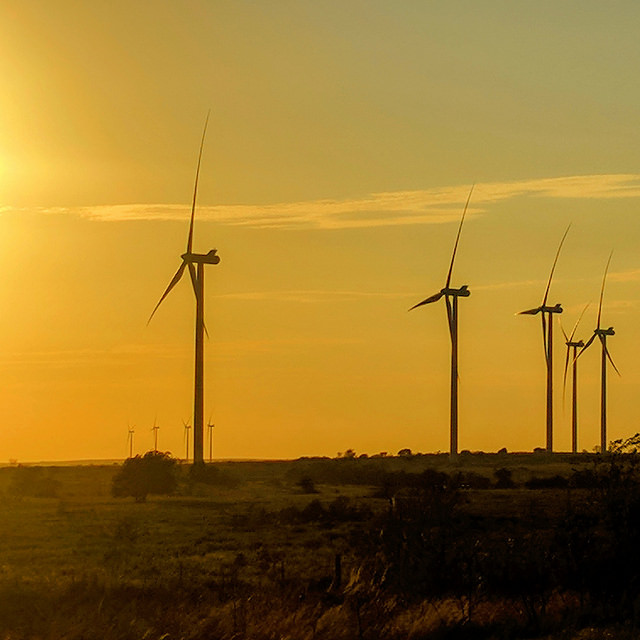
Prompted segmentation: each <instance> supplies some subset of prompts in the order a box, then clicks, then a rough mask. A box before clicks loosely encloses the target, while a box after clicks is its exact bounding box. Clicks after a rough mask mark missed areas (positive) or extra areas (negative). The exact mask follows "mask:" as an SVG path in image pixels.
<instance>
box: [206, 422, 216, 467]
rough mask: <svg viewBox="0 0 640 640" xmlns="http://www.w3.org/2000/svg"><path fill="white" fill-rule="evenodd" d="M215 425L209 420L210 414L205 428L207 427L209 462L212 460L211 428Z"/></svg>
mask: <svg viewBox="0 0 640 640" xmlns="http://www.w3.org/2000/svg"><path fill="white" fill-rule="evenodd" d="M214 427H215V425H214V424H213V423H212V422H211V416H209V421H208V422H207V429H209V462H213V428H214Z"/></svg>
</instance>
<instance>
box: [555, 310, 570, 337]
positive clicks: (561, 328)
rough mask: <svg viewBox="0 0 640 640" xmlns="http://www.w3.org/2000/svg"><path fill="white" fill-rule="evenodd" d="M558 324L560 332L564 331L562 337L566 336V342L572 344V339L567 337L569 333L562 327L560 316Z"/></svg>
mask: <svg viewBox="0 0 640 640" xmlns="http://www.w3.org/2000/svg"><path fill="white" fill-rule="evenodd" d="M558 324H559V325H560V331H562V335H563V336H564V341H565V342H570V340H571V339H570V338H569V336H568V335H567V332H566V331H565V330H564V326H563V325H562V320H561V319H560V316H558Z"/></svg>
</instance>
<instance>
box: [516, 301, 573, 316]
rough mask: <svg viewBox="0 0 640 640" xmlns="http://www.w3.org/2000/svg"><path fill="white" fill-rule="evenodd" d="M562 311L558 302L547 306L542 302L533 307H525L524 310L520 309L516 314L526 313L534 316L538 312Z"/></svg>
mask: <svg viewBox="0 0 640 640" xmlns="http://www.w3.org/2000/svg"><path fill="white" fill-rule="evenodd" d="M540 312H542V313H562V305H561V304H560V303H558V304H556V305H554V306H553V307H549V306H547V305H546V304H543V305H541V306H539V307H536V308H535V309H527V310H526V311H520V312H519V313H518V314H517V315H519V316H522V315H528V316H535V315H536V314H538V313H540Z"/></svg>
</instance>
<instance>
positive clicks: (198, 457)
mask: <svg viewBox="0 0 640 640" xmlns="http://www.w3.org/2000/svg"><path fill="white" fill-rule="evenodd" d="M208 121H209V115H207V119H206V121H205V123H204V130H203V132H202V140H201V141H200V151H199V153H198V164H197V167H196V179H195V184H194V187H193V202H192V204H191V221H190V223H189V234H188V236H187V250H186V251H185V253H183V254H182V255H181V256H180V257H181V258H182V264H181V265H180V266H179V267H178V270H177V271H176V273H175V275H174V276H173V278H172V279H171V282H169V286H168V287H167V288H166V289H165V292H164V293H163V294H162V297H161V298H160V300H159V301H158V304H157V305H156V306H155V308H154V310H153V311H152V313H151V316H150V317H149V320H148V321H147V324H149V322H151V318H153V316H154V314H155V312H156V311H157V310H158V307H159V306H160V305H161V304H162V301H163V300H164V299H165V298H166V297H167V296H168V295H169V292H170V291H171V289H173V287H175V286H176V284H178V282H179V281H180V278H182V276H183V275H184V272H185V270H186V269H187V268H188V269H189V275H190V276H191V284H192V285H193V291H194V293H195V297H196V329H195V334H196V339H195V376H194V380H195V384H194V394H193V395H194V400H193V426H194V434H193V464H194V465H197V464H203V463H204V451H203V448H204V333H205V325H204V266H205V265H206V264H218V263H219V262H220V257H219V256H218V255H216V249H211V250H210V251H209V252H208V253H194V252H193V223H194V218H195V212H196V196H197V194H198V178H199V176H200V162H201V160H202V149H203V147H204V138H205V134H206V133H207V123H208Z"/></svg>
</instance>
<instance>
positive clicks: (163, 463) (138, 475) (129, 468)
mask: <svg viewBox="0 0 640 640" xmlns="http://www.w3.org/2000/svg"><path fill="white" fill-rule="evenodd" d="M176 463H177V460H176V459H175V458H172V457H171V454H170V453H163V452H162V451H147V453H145V454H144V456H139V455H137V456H135V457H134V458H127V459H126V460H125V461H124V463H123V465H122V468H121V469H120V471H118V473H117V474H116V475H115V476H114V478H113V484H112V486H111V493H112V494H113V496H114V497H116V498H124V497H127V496H132V497H134V498H135V499H136V502H144V501H145V500H146V498H147V495H149V494H156V495H161V494H165V495H166V494H170V493H173V492H174V491H175V490H176V487H177V486H178V481H177V479H176Z"/></svg>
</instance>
